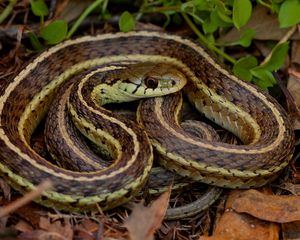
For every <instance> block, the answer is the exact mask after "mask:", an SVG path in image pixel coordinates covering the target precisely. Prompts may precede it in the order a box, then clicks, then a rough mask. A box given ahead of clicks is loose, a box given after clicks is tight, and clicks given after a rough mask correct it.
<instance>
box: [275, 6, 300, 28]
mask: <svg viewBox="0 0 300 240" xmlns="http://www.w3.org/2000/svg"><path fill="white" fill-rule="evenodd" d="M278 18H279V23H280V27H282V28H285V27H290V26H293V25H295V24H297V23H299V22H300V1H299V0H286V1H284V2H283V3H282V5H281V6H280V10H279V16H278Z"/></svg>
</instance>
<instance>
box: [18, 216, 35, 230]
mask: <svg viewBox="0 0 300 240" xmlns="http://www.w3.org/2000/svg"><path fill="white" fill-rule="evenodd" d="M15 229H17V230H18V231H20V232H31V231H32V230H33V227H32V226H31V225H30V224H29V223H28V222H25V221H24V220H22V219H21V220H20V221H19V222H18V223H17V224H16V225H15Z"/></svg>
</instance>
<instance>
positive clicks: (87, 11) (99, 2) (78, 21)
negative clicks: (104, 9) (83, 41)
mask: <svg viewBox="0 0 300 240" xmlns="http://www.w3.org/2000/svg"><path fill="white" fill-rule="evenodd" d="M102 2H104V0H96V1H94V2H93V4H91V5H89V6H88V7H87V8H86V9H85V10H84V11H83V13H82V14H81V15H80V17H79V18H78V19H77V21H76V22H75V23H74V25H73V26H72V28H71V29H70V31H69V32H68V34H67V38H70V37H71V36H72V35H73V34H74V33H75V32H76V30H77V29H78V27H79V26H80V24H81V23H82V22H83V20H84V19H85V18H86V17H87V16H88V15H89V14H90V13H91V12H92V11H93V10H94V9H96V7H98V6H99V5H100V4H101V3H102Z"/></svg>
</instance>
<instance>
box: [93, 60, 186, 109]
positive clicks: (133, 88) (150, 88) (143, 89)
mask: <svg viewBox="0 0 300 240" xmlns="http://www.w3.org/2000/svg"><path fill="white" fill-rule="evenodd" d="M104 75H105V76H104V77H103V78H101V77H99V79H102V80H101V81H99V82H101V83H100V84H99V85H97V86H96V87H95V88H94V90H93V93H92V96H93V97H92V98H93V99H94V100H95V101H96V102H97V103H98V104H99V105H104V104H107V103H117V102H130V101H134V100H139V99H141V98H148V97H158V96H163V95H167V94H171V93H174V92H177V91H180V90H181V89H182V88H183V87H184V86H185V84H186V83H187V78H186V76H185V74H184V73H182V72H181V71H180V70H179V69H178V68H177V67H176V66H173V65H171V64H165V63H154V62H143V63H134V64H129V65H126V66H125V67H124V66H121V67H118V68H117V69H114V70H112V71H108V72H107V74H104ZM94 77H96V75H95V76H94Z"/></svg>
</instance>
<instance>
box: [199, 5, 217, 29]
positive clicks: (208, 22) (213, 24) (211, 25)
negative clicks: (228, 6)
mask: <svg viewBox="0 0 300 240" xmlns="http://www.w3.org/2000/svg"><path fill="white" fill-rule="evenodd" d="M216 14H217V12H216V11H212V12H211V13H210V16H209V18H208V19H205V21H204V23H203V24H202V27H203V31H204V32H205V33H206V34H207V33H213V32H214V31H216V30H217V29H218V21H217V19H216Z"/></svg>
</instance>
